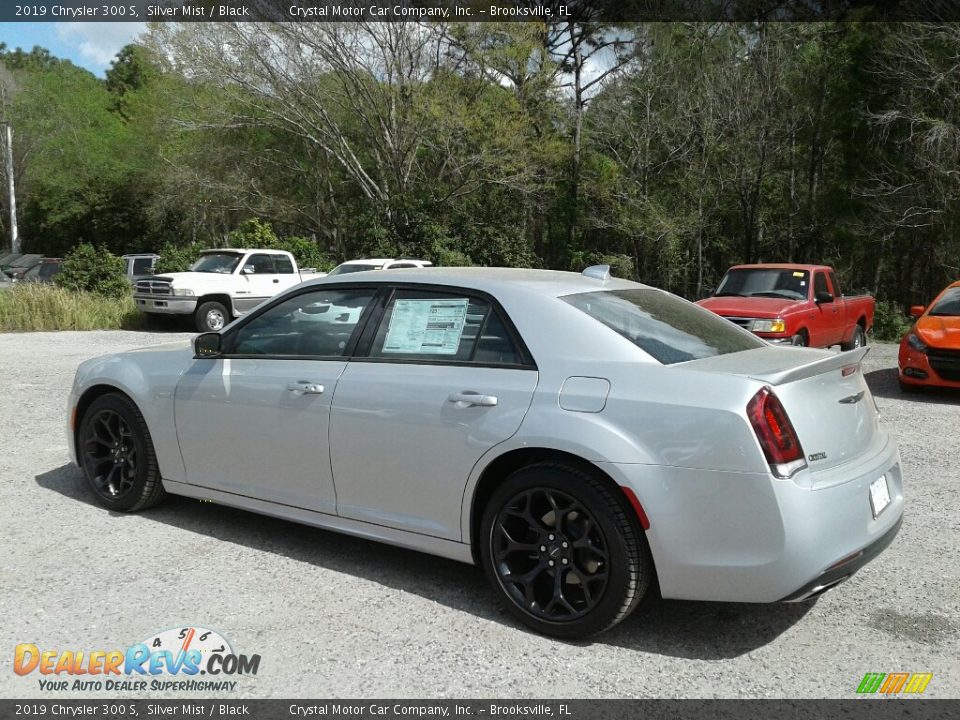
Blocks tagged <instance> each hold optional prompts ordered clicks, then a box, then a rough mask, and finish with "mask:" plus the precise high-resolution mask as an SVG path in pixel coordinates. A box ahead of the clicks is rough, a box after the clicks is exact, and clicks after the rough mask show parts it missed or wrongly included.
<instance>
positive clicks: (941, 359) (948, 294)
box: [900, 282, 960, 392]
mask: <svg viewBox="0 0 960 720" xmlns="http://www.w3.org/2000/svg"><path fill="white" fill-rule="evenodd" d="M910 314H911V315H912V316H913V317H915V318H917V322H916V323H915V324H914V326H913V327H912V328H910V332H908V333H907V334H906V335H904V336H903V340H901V341H900V387H901V389H903V390H905V391H908V392H910V391H913V390H916V389H918V388H921V387H930V386H935V387H949V388H960V282H955V283H953V284H952V285H948V286H947V287H946V289H944V291H943V292H942V293H940V294H939V295H938V296H937V297H936V299H935V300H934V301H933V302H932V303H930V305H929V307H926V308H924V307H923V305H914V306H913V307H911V308H910Z"/></svg>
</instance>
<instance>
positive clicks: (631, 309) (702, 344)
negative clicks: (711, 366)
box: [561, 288, 766, 365]
mask: <svg viewBox="0 0 960 720" xmlns="http://www.w3.org/2000/svg"><path fill="white" fill-rule="evenodd" d="M561 299H562V300H564V301H565V302H568V303H570V304H571V305H573V306H574V307H575V308H577V309H578V310H581V311H583V312H585V313H586V314H587V315H589V316H590V317H592V318H593V319H594V320H597V321H598V322H601V323H603V324H604V325H606V326H607V327H608V328H610V329H611V330H613V331H614V332H616V333H618V334H619V335H622V336H623V337H625V338H626V339H627V340H629V341H630V342H632V343H633V344H634V345H636V346H637V347H638V348H640V349H641V350H643V351H644V352H646V353H647V354H648V355H650V356H652V357H653V358H655V359H657V360H659V361H660V362H662V363H663V364H664V365H672V364H673V363H678V362H686V361H688V360H699V359H700V358H705V357H712V356H714V355H726V354H727V353H734V352H740V351H742V350H753V349H754V348H759V347H764V346H765V345H766V343H765V342H764V341H763V340H760V339H759V338H757V337H756V336H754V335H751V334H750V333H748V332H746V331H744V330H741V329H740V328H738V327H737V326H736V325H734V324H733V323H731V322H730V321H729V320H726V319H724V318H722V317H720V316H719V315H714V314H713V313H712V312H710V311H709V310H704V309H703V308H700V307H697V306H696V305H694V304H692V303H688V302H687V301H685V300H681V299H680V298H678V297H676V296H674V295H671V294H670V293H667V292H664V291H662V290H654V289H653V288H638V289H636V290H608V291H603V292H590V293H582V294H579V295H567V296H565V297H563V298H561Z"/></svg>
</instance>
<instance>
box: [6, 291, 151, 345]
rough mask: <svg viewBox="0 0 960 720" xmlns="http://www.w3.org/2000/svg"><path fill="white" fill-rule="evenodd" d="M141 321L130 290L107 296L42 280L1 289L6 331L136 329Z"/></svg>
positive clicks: (140, 324) (140, 325)
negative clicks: (121, 293)
mask: <svg viewBox="0 0 960 720" xmlns="http://www.w3.org/2000/svg"><path fill="white" fill-rule="evenodd" d="M124 282H126V281H124ZM142 324H143V320H142V317H141V315H140V313H139V312H137V308H136V306H135V305H134V303H133V297H132V296H131V295H130V294H129V293H128V294H126V295H123V296H121V297H108V296H104V295H101V294H98V293H92V292H82V291H73V290H68V289H66V288H61V287H56V286H55V285H44V284H41V283H21V284H17V285H15V286H14V287H13V288H11V289H10V290H7V291H5V292H0V330H2V331H6V332H10V331H14V332H16V331H23V332H26V331H35V330H135V329H137V328H139V327H142Z"/></svg>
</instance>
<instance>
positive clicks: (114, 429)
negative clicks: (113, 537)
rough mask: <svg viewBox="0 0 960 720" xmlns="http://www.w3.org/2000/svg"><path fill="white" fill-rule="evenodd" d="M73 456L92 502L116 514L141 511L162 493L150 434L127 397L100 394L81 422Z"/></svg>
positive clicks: (162, 494)
mask: <svg viewBox="0 0 960 720" xmlns="http://www.w3.org/2000/svg"><path fill="white" fill-rule="evenodd" d="M78 440H79V442H78V446H79V447H78V451H79V452H78V455H79V459H80V462H81V465H82V466H83V473H84V475H85V476H86V478H87V482H88V483H89V484H90V488H91V489H92V490H93V493H94V495H95V496H96V498H97V501H98V502H99V503H100V504H101V505H103V506H104V507H105V508H108V509H110V510H117V511H120V512H134V511H136V510H143V509H144V508H148V507H150V506H151V505H155V504H156V503H158V502H160V501H161V500H162V499H163V498H164V497H165V496H166V492H165V491H164V489H163V484H162V483H161V482H160V469H159V467H158V466H157V456H156V453H155V452H154V450H153V441H152V439H151V438H150V431H149V430H148V429H147V424H146V422H145V421H144V419H143V415H141V414H140V410H139V409H138V408H137V406H136V405H135V404H134V403H133V401H132V400H130V398H128V397H127V396H126V395H121V394H119V393H108V394H106V395H101V396H100V397H98V398H97V399H96V400H94V401H93V403H92V404H91V405H90V407H89V408H88V409H87V411H86V412H85V413H84V415H83V420H82V421H81V422H80V433H79V435H78Z"/></svg>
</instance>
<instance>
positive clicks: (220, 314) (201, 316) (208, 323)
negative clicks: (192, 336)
mask: <svg viewBox="0 0 960 720" xmlns="http://www.w3.org/2000/svg"><path fill="white" fill-rule="evenodd" d="M193 317H194V320H195V321H196V324H197V330H199V331H200V332H217V331H219V330H223V326H224V325H226V324H227V323H228V322H230V313H228V312H227V309H226V308H225V307H224V306H223V303H218V302H216V301H215V300H211V301H210V302H205V303H201V304H200V307H198V308H197V312H196V313H195V314H194V316H193Z"/></svg>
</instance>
